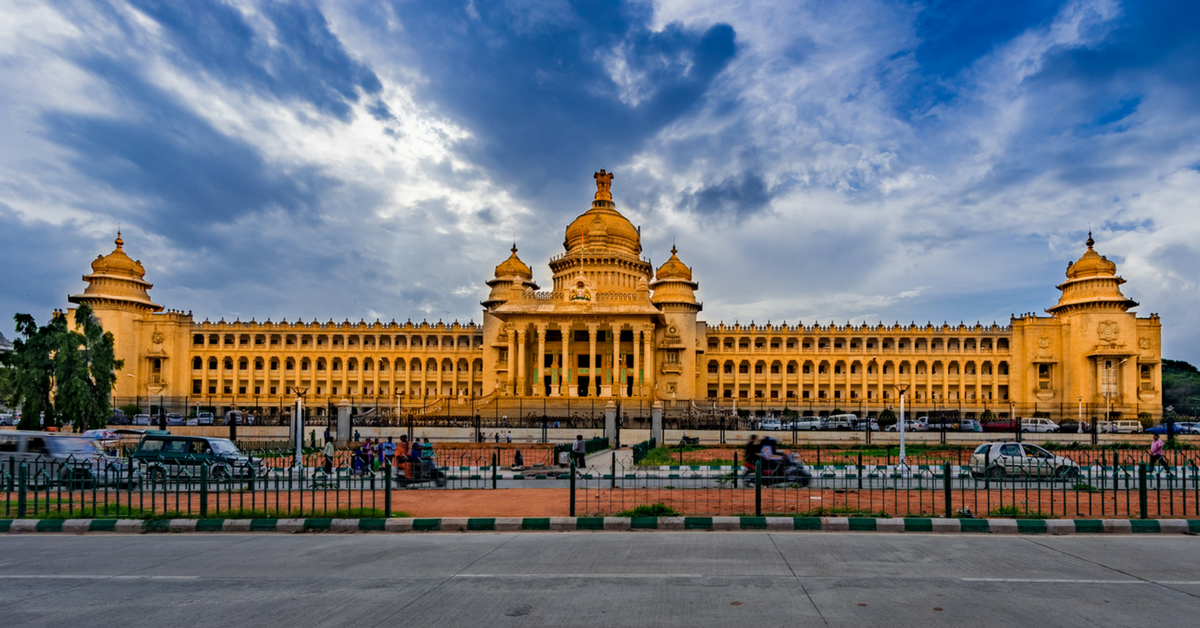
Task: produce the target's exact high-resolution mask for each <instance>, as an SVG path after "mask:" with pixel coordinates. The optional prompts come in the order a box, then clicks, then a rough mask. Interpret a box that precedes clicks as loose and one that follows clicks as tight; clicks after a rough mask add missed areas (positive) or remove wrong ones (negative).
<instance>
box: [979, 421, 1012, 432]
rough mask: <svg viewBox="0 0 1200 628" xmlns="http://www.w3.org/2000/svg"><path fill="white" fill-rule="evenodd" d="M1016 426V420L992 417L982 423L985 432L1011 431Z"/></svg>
mask: <svg viewBox="0 0 1200 628" xmlns="http://www.w3.org/2000/svg"><path fill="white" fill-rule="evenodd" d="M1016 427H1017V422H1016V421H1014V420H1013V419H992V420H991V421H986V422H984V423H983V431H985V432H1011V431H1013V430H1015V429H1016Z"/></svg>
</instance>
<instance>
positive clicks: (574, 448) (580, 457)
mask: <svg viewBox="0 0 1200 628" xmlns="http://www.w3.org/2000/svg"><path fill="white" fill-rule="evenodd" d="M571 454H572V455H574V457H575V470H576V471H575V472H576V473H578V472H579V469H582V468H583V467H584V466H585V465H586V464H587V444H586V443H584V442H583V434H576V435H575V442H574V443H571Z"/></svg>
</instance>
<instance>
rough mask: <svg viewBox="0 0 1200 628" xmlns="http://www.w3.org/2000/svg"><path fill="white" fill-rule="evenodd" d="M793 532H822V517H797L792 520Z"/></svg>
mask: <svg viewBox="0 0 1200 628" xmlns="http://www.w3.org/2000/svg"><path fill="white" fill-rule="evenodd" d="M792 529H793V530H813V531H818V532H819V531H820V530H821V518H820V517H795V518H793V519H792Z"/></svg>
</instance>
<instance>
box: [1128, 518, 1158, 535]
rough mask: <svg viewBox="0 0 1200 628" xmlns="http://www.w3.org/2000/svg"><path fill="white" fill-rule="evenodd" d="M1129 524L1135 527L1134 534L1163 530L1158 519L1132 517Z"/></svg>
mask: <svg viewBox="0 0 1200 628" xmlns="http://www.w3.org/2000/svg"><path fill="white" fill-rule="evenodd" d="M1129 525H1130V526H1131V527H1132V528H1133V533H1134V534H1145V533H1147V532H1151V533H1157V532H1160V531H1161V530H1162V528H1160V527H1159V525H1158V520H1157V519H1145V520H1142V519H1132V520H1130V521H1129Z"/></svg>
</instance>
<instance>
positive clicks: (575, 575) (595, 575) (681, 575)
mask: <svg viewBox="0 0 1200 628" xmlns="http://www.w3.org/2000/svg"><path fill="white" fill-rule="evenodd" d="M451 577H452V578H498V579H501V580H510V579H513V578H538V579H546V578H628V579H634V580H637V579H646V580H652V579H663V578H704V577H706V576H705V575H704V574H701V573H561V574H559V573H460V574H455V575H453V576H451Z"/></svg>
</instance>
